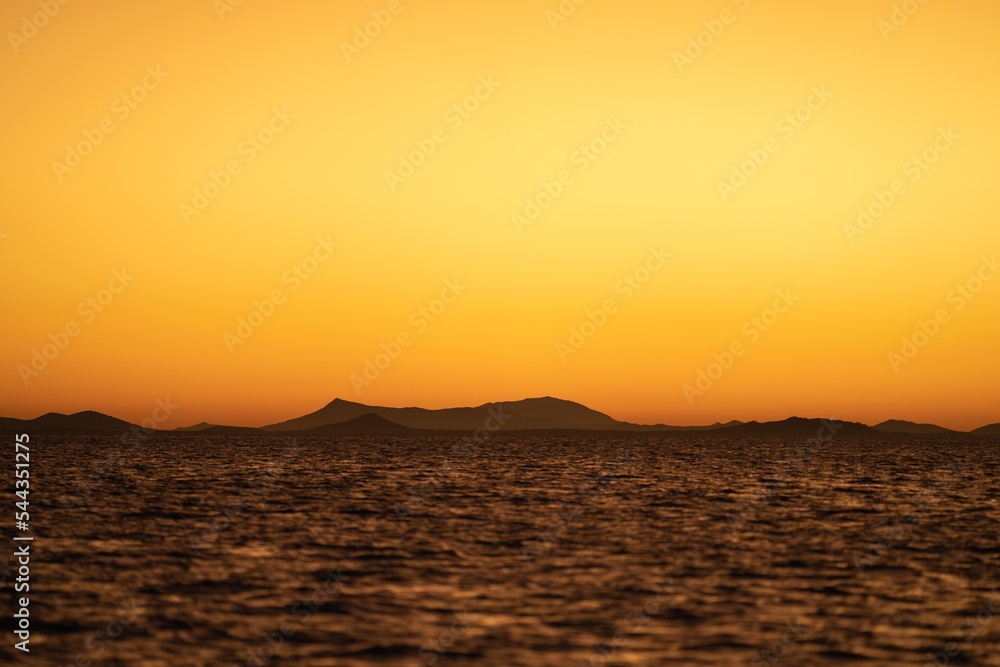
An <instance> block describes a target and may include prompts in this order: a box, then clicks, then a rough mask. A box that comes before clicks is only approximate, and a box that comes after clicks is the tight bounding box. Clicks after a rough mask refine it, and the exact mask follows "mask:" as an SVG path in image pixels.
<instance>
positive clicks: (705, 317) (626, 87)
mask: <svg viewBox="0 0 1000 667" xmlns="http://www.w3.org/2000/svg"><path fill="white" fill-rule="evenodd" d="M908 10H912V11H908ZM43 19H44V20H43ZM998 21H1000V5H997V4H995V3H983V2H969V1H964V2H963V1H959V2H927V3H918V2H916V0H912V1H911V2H906V3H904V2H893V1H892V0H879V1H877V2H862V1H861V0H846V1H842V2H836V3H803V2H791V1H781V2H763V1H762V0H733V1H730V0H716V1H714V2H693V3H692V2H673V1H671V2H663V3H652V2H638V1H635V0H626V1H624V2H602V1H601V0H590V1H589V2H583V3H582V4H577V3H574V2H571V1H570V0H566V1H564V2H562V3H561V4H560V2H559V1H558V0H513V1H511V2H506V3H486V4H483V3H454V2H427V1H421V2H409V1H408V0H391V1H390V0H373V1H370V2H350V3H345V2H335V3H328V2H315V1H312V2H306V1H293V2H286V3H265V2H259V1H255V0H244V1H243V2H241V3H237V2H235V0H216V1H215V2H213V1H212V0H198V1H194V2H192V1H185V2H181V3H152V4H149V3H140V2H123V1H120V0H116V1H112V2H103V3H98V2H82V1H80V2H66V3H65V4H63V3H60V2H57V1H56V0H50V1H49V2H45V1H43V2H38V1H37V0H11V1H9V2H5V3H4V5H3V7H2V9H0V25H2V26H3V29H4V33H5V35H6V42H7V45H6V46H5V47H4V50H3V55H2V56H0V57H2V60H3V62H2V69H0V84H2V87H3V90H4V91H5V104H4V105H3V109H2V112H0V113H2V114H3V127H4V128H5V136H6V141H5V142H4V159H3V161H2V165H0V183H2V186H0V187H2V192H3V196H2V207H3V209H2V212H3V215H2V218H0V276H2V280H3V284H4V285H5V289H4V290H3V291H2V295H0V308H2V310H3V313H4V315H5V319H4V333H3V345H2V346H0V369H2V370H3V380H2V382H0V404H2V407H3V410H0V413H2V414H3V415H4V416H10V417H21V418H30V417H35V416H38V415H39V414H41V413H43V412H48V411H58V412H66V413H69V412H76V411H80V410H98V411H101V412H104V413H108V414H112V415H115V416H117V417H120V418H122V419H128V420H131V421H136V422H139V421H141V420H143V419H145V418H147V417H149V416H150V414H152V412H153V411H154V409H155V408H156V405H157V403H156V402H157V400H158V399H160V400H162V399H164V398H167V397H169V399H170V400H171V401H172V402H173V403H176V404H177V405H178V406H179V408H178V409H177V410H176V411H175V412H174V413H173V414H172V415H171V416H170V419H169V421H168V422H166V423H165V424H164V427H176V426H184V425H187V424H194V423H196V422H200V421H207V422H212V423H224V424H246V425H254V426H257V425H263V424H268V423H273V422H277V421H280V420H284V419H288V418H290V417H293V416H298V415H301V414H304V413H306V412H308V411H311V410H314V409H317V408H319V407H320V406H322V405H323V404H325V403H326V402H328V401H330V400H332V399H333V398H335V397H341V398H344V399H347V400H351V401H358V402H363V403H370V404H379V405H393V406H404V405H414V404H417V405H421V406H423V407H431V408H433V407H448V406H456V405H477V404H480V403H484V402H488V401H495V400H513V399H518V398H524V397H531V396H558V397H561V398H565V399H569V400H573V401H578V402H580V403H584V404H586V405H588V406H590V407H593V408H595V409H597V410H600V411H602V412H606V413H608V414H610V415H612V416H613V417H615V418H616V419H621V420H627V421H632V422H641V423H668V424H681V425H686V424H702V423H711V422H715V421H729V420H731V419H740V420H751V419H756V420H767V419H782V418H785V417H788V416H791V415H800V416H807V417H833V418H838V419H845V420H855V421H863V422H866V423H870V424H874V423H876V422H878V421H881V420H884V419H890V418H896V419H909V420H913V421H921V422H935V423H939V424H941V425H944V426H948V427H952V428H958V429H971V428H975V427H978V426H982V425H984V424H989V423H995V422H997V421H1000V414H998V408H997V405H998V397H1000V355H998V354H997V352H996V344H997V340H998V329H1000V317H998V313H1000V279H997V278H998V274H1000V266H998V264H997V258H998V253H1000V226H998V225H997V215H998V213H1000V203H998V201H997V197H996V192H997V188H996V184H995V180H996V171H997V169H996V164H995V161H996V159H997V156H998V155H1000V128H998V126H997V122H996V119H997V118H1000V94H998V88H997V85H996V83H997V73H998V71H1000V70H998V65H1000V42H998V40H997V39H996V26H997V25H998ZM366 31H367V33H366Z"/></svg>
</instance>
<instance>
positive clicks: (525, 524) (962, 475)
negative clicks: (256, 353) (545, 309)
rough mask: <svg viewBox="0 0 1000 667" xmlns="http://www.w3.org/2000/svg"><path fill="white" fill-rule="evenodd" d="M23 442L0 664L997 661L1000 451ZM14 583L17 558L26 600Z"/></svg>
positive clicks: (542, 440) (791, 445) (694, 442)
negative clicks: (25, 616) (25, 549)
mask: <svg viewBox="0 0 1000 667" xmlns="http://www.w3.org/2000/svg"><path fill="white" fill-rule="evenodd" d="M31 454H32V458H31V474H32V478H31V479H32V491H31V520H32V526H33V527H32V535H33V537H34V541H33V542H32V543H31V545H32V546H31V549H32V560H31V590H30V599H31V603H30V610H31V628H32V634H31V644H30V646H31V653H30V654H22V653H21V652H19V651H16V650H14V648H13V644H14V643H15V642H16V641H17V639H16V638H15V636H14V635H13V633H12V630H13V627H14V626H13V620H12V619H11V615H12V608H11V612H10V613H5V614H4V617H3V620H2V621H0V624H2V629H3V630H4V632H3V636H4V637H6V640H5V641H4V642H3V645H2V646H0V663H2V664H18V665H21V664H23V665H35V666H42V665H46V666H47V665H60V666H61V665H81V666H84V665H113V666H117V665H136V666H139V665H141V666H149V667H154V666H157V667H158V666H163V667H178V666H192V667H193V666H200V665H205V666H212V667H217V666H220V665H226V666H232V665H249V666H259V665H303V666H308V667H325V666H330V667H332V666H338V667H362V666H365V667H368V666H374V665H388V666H400V667H424V666H427V667H429V666H431V665H438V666H454V667H466V666H472V665H476V666H483V667H496V666H501V665H503V666H524V667H529V666H531V667H535V666H537V667H542V666H545V667H549V666H554V665H566V666H567V667H570V666H580V665H586V666H591V665H593V666H595V667H597V666H601V667H612V666H615V665H640V666H649V667H652V666H654V665H655V666H657V667H659V666H664V665H748V666H750V667H761V666H773V665H789V666H797V665H810V666H821V665H845V664H847V665H859V666H868V665H872V666H875V665H886V666H888V665H893V666H898V665H934V664H937V665H1000V589H998V585H1000V579H998V572H1000V500H998V498H1000V446H998V443H996V442H985V441H971V440H969V441H958V440H956V441H949V440H941V439H905V438H902V439H901V438H886V439H884V440H874V441H873V440H851V439H842V440H839V439H836V438H835V439H834V440H832V441H830V442H827V443H823V444H821V445H819V446H807V443H804V442H800V441H791V440H757V441H754V440H742V441H734V440H723V439H717V438H708V437H703V436H697V435H689V436H684V437H661V436H650V435H643V436H636V435H622V436H619V437H603V436H602V437H596V436H595V437H590V438H570V437H558V438H557V437H551V438H546V437H526V436H525V437H519V436H516V435H502V436H495V437H493V438H492V439H490V440H489V441H487V442H483V443H481V444H478V445H476V444H470V443H468V442H467V441H463V440H462V439H461V438H455V439H453V440H452V439H448V438H414V437H406V438H393V437H384V438H383V437H366V438H319V437H304V438H297V439H290V438H282V437H267V438H262V437H211V436H198V435H170V436H166V435H150V436H142V437H140V438H137V439H132V440H126V441H124V442H123V441H122V440H121V439H119V438H115V437H110V436H108V437H69V436H52V437H48V436H37V437H33V438H32V446H31ZM9 486H11V487H12V484H10V485H9ZM11 498H13V496H12V495H11ZM11 526H12V527H13V517H11ZM10 544H13V543H10ZM4 552H6V553H7V554H12V552H13V547H10V548H9V549H8V548H5V549H4ZM5 558H6V561H5ZM16 576H17V565H16V564H15V562H14V558H13V556H10V555H6V556H0V578H2V579H4V580H5V581H4V583H3V586H4V588H5V589H6V590H7V591H8V593H10V592H11V591H10V588H11V586H12V583H13V579H14V577H16ZM19 595H20V594H19ZM9 599H10V596H9V595H8V596H5V602H7V603H9Z"/></svg>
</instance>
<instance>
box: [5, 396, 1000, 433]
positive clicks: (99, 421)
mask: <svg viewBox="0 0 1000 667" xmlns="http://www.w3.org/2000/svg"><path fill="white" fill-rule="evenodd" d="M830 423H836V424H838V427H837V429H836V430H837V434H836V437H850V438H866V437H867V438H879V437H886V436H891V435H907V436H949V437H950V436H955V437H961V436H977V437H996V436H1000V424H992V425H989V426H984V427H982V428H979V429H976V430H975V431H972V432H971V433H964V432H960V431H953V430H950V429H947V428H943V427H941V426H935V425H933V424H917V423H914V422H908V421H899V420H890V421H886V422H882V423H881V424H877V425H876V426H874V427H872V426H867V425H865V424H859V423H855V422H833V420H823V419H804V418H801V417H792V418H790V419H785V420H783V421H775V422H755V421H752V422H739V421H732V422H728V423H725V424H721V423H717V424H713V425H711V426H667V425H664V424H657V425H642V424H631V423H629V422H623V421H618V420H616V419H613V418H612V417H609V416H608V415H606V414H604V413H602V412H598V411H596V410H592V409H590V408H588V407H586V406H585V405H581V404H579V403H574V402H572V401H565V400H561V399H557V398H552V397H545V398H529V399H525V400H522V401H505V402H499V403H486V404H484V405H480V406H478V407H466V408H445V409H439V410H429V409H426V408H418V407H409V408H389V407H381V406H372V405H364V404H362V403H354V402H351V401H345V400H342V399H339V398H338V399H336V400H334V401H333V402H331V403H329V404H327V405H326V406H324V407H323V408H321V409H319V410H317V411H315V412H312V413H309V414H307V415H304V416H302V417H297V418H295V419H290V420H287V421H284V422H280V423H277V424H271V425H269V426H264V427H263V428H252V427H246V426H217V425H214V424H207V423H204V422H202V423H200V424H195V425H194V426H187V427H182V428H178V429H175V430H172V431H159V432H158V433H160V434H179V435H220V436H224V435H259V436H267V435H278V434H298V435H307V436H315V435H321V436H355V435H357V436H364V435H376V436H378V435H391V436H407V435H413V436H425V437H426V436H436V435H454V434H456V433H469V432H472V431H475V430H477V429H483V428H485V429H488V430H490V431H491V432H492V431H504V432H517V433H521V434H534V433H544V434H566V435H572V434H577V435H596V434H605V433H610V434H623V433H634V434H651V435H655V434H661V435H662V434H670V435H676V436H682V435H685V434H686V435H690V436H693V437H707V436H711V437H727V438H738V437H754V438H760V437H768V438H772V437H773V438H779V437H780V438H802V439H808V438H812V437H815V436H816V435H817V433H821V432H829V424H830ZM138 428H139V427H138V426H134V425H132V424H130V423H128V422H126V421H123V420H121V419H116V418H114V417H109V416H107V415H103V414H101V413H98V412H78V413H76V414H73V415H62V414H57V413H49V414H46V415H42V416H41V417H38V418H37V419H10V418H0V433H28V434H33V433H38V434H43V433H52V434H58V433H63V434H91V433H93V434H106V433H123V432H126V431H129V430H133V429H138Z"/></svg>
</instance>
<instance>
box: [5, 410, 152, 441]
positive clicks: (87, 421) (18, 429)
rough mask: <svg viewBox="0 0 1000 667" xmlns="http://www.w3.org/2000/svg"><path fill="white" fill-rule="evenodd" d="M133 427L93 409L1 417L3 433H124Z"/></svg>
mask: <svg viewBox="0 0 1000 667" xmlns="http://www.w3.org/2000/svg"><path fill="white" fill-rule="evenodd" d="M133 428H137V427H134V426H133V425H132V424H130V423H129V422H127V421H123V420H121V419H116V418H115V417H109V416H108V415H104V414H101V413H100V412H94V411H92V410H87V411H85V412H77V413H75V414H72V415H64V414H60V413H58V412H49V413H48V414H44V415H42V416H41V417H36V418H35V419H12V418H8V417H0V432H3V433H27V434H29V435H30V434H32V433H124V432H126V431H130V430H132V429H133Z"/></svg>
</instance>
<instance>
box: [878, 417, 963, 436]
mask: <svg viewBox="0 0 1000 667" xmlns="http://www.w3.org/2000/svg"><path fill="white" fill-rule="evenodd" d="M872 428H874V429H875V430H876V431H882V432H883V433H906V434H908V435H948V434H952V433H958V431H952V430H951V429H948V428H944V427H943V426H938V425H936V424H917V423H915V422H908V421H901V420H899V419H890V420H889V421H884V422H882V423H881V424H876V425H875V426H873V427H872Z"/></svg>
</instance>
